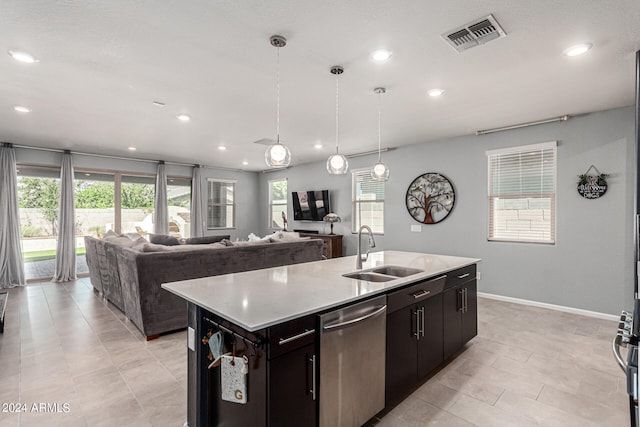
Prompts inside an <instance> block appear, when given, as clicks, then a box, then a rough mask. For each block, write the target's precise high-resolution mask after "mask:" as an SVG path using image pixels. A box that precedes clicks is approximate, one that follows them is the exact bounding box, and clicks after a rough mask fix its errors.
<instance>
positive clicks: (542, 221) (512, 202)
mask: <svg viewBox="0 0 640 427" xmlns="http://www.w3.org/2000/svg"><path fill="white" fill-rule="evenodd" d="M487 157H488V164H489V187H488V194H489V240H492V241H506V242H532V243H551V244H553V243H555V234H556V232H555V224H556V218H555V211H556V142H555V141H553V142H547V143H542V144H534V145H527V146H522V147H513V148H507V149H501V150H491V151H487Z"/></svg>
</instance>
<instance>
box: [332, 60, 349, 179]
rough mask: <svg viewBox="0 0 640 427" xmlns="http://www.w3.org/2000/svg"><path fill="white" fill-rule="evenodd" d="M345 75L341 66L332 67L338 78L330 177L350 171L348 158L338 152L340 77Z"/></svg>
mask: <svg viewBox="0 0 640 427" xmlns="http://www.w3.org/2000/svg"><path fill="white" fill-rule="evenodd" d="M342 73H344V68H342V67H341V66H339V65H335V66H333V67H331V74H333V75H335V76H336V154H332V155H330V156H329V158H328V159H327V172H329V174H330V175H344V174H345V173H347V170H348V169H349V162H348V161H347V158H346V157H345V156H343V155H342V154H340V152H339V151H338V111H339V109H338V100H339V97H338V96H339V92H338V76H339V75H340V74H342Z"/></svg>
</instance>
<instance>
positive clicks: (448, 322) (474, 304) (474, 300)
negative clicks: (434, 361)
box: [442, 264, 478, 359]
mask: <svg viewBox="0 0 640 427" xmlns="http://www.w3.org/2000/svg"><path fill="white" fill-rule="evenodd" d="M447 276H448V278H447V283H446V285H445V289H444V292H443V294H442V295H443V320H444V325H443V326H444V358H445V359H448V358H450V357H451V356H453V355H454V354H456V353H457V352H458V351H459V350H460V349H461V348H462V346H464V345H465V344H466V343H467V342H468V341H469V340H470V339H471V338H473V337H475V336H476V335H477V334H478V288H477V283H476V265H475V264H473V265H470V266H468V267H464V268H461V269H458V270H455V271H453V272H451V273H448V274H447Z"/></svg>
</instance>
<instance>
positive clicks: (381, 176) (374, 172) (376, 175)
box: [371, 87, 389, 181]
mask: <svg viewBox="0 0 640 427" xmlns="http://www.w3.org/2000/svg"><path fill="white" fill-rule="evenodd" d="M386 92H387V90H386V89H385V88H383V87H377V88H375V89H374V90H373V93H375V94H376V95H378V163H376V164H375V165H373V168H372V169H371V178H373V179H375V180H376V181H386V180H388V179H389V168H388V167H387V165H385V164H384V163H382V160H381V156H382V148H381V145H380V141H381V139H382V138H381V134H382V132H381V127H382V126H381V122H382V100H381V98H380V95H382V94H384V93H386Z"/></svg>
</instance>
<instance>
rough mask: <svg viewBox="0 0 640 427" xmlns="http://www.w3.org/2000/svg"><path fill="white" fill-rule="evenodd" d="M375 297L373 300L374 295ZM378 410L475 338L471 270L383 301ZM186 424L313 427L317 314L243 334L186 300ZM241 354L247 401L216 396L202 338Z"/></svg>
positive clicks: (217, 386)
mask: <svg viewBox="0 0 640 427" xmlns="http://www.w3.org/2000/svg"><path fill="white" fill-rule="evenodd" d="M377 296H379V295H377ZM386 299H387V317H386V365H385V405H386V409H388V408H390V407H392V406H393V405H395V404H397V403H398V402H399V401H400V399H402V398H403V397H405V396H406V395H407V393H408V392H410V391H412V390H413V389H415V387H416V386H417V385H419V384H420V383H421V382H423V381H425V379H426V378H428V375H429V374H430V373H432V372H433V371H434V370H435V369H436V368H438V367H439V366H441V365H442V364H443V363H447V361H448V359H449V358H450V357H451V356H452V355H454V354H455V353H456V352H458V351H459V350H460V349H461V348H462V346H463V345H464V344H465V343H466V342H467V341H469V340H470V339H471V338H473V337H474V336H475V335H476V334H477V306H476V305H477V296H476V266H475V264H474V265H470V266H466V267H463V268H460V269H456V270H453V271H449V272H446V273H443V274H440V275H436V276H435V277H432V278H427V279H423V280H420V281H419V282H413V283H409V284H407V285H406V286H404V287H402V288H400V289H393V290H391V291H390V292H389V293H388V294H387V295H386ZM188 306H189V327H190V328H191V329H193V330H194V332H195V334H194V337H193V339H190V340H191V342H192V346H193V348H192V350H193V351H189V352H188V354H189V356H188V357H189V388H188V396H189V399H188V404H189V408H188V414H189V416H188V425H189V426H191V427H193V426H198V427H200V426H251V427H260V426H263V427H289V426H291V427H307V426H309V427H315V426H317V425H318V424H317V423H318V418H319V412H318V410H319V401H318V397H319V395H320V393H319V387H322V384H321V383H320V382H319V381H318V379H319V378H320V372H319V367H320V363H319V359H318V357H319V354H320V349H319V342H320V341H319V337H320V334H319V325H320V322H319V316H318V315H319V314H321V313H313V314H310V315H306V316H303V317H301V318H297V319H294V320H289V321H286V322H283V323H280V324H278V325H275V326H271V327H268V328H264V329H260V330H258V331H253V332H249V331H246V330H244V329H242V328H241V327H239V326H237V325H235V324H233V323H231V322H229V321H228V320H226V319H224V318H222V317H220V316H217V315H215V314H213V313H211V312H209V311H207V310H205V309H204V308H201V307H199V306H198V305H196V304H194V303H191V302H189V304H188ZM217 331H221V332H224V340H225V347H226V349H227V350H228V349H233V348H234V347H235V349H236V354H237V355H238V360H239V361H240V360H242V359H241V357H242V356H246V358H247V360H248V366H247V369H248V371H247V376H246V378H247V387H246V391H247V396H246V397H247V401H246V403H245V404H238V403H233V402H228V401H224V400H222V398H221V394H222V391H221V379H220V375H221V374H220V368H219V367H212V368H209V364H210V363H211V361H210V360H209V358H208V357H207V356H208V354H209V348H208V345H207V344H205V341H206V340H203V338H205V337H207V336H208V334H209V333H215V332H217Z"/></svg>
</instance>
